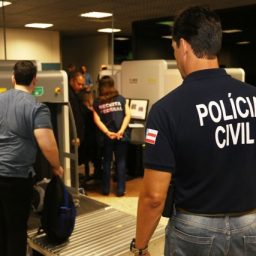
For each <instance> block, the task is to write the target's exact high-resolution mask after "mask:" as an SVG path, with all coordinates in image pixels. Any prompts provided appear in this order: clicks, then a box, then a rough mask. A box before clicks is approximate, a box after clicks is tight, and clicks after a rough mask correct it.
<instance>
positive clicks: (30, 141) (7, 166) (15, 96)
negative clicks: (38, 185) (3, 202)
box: [0, 89, 52, 178]
mask: <svg viewBox="0 0 256 256" xmlns="http://www.w3.org/2000/svg"><path fill="white" fill-rule="evenodd" d="M38 128H50V129H52V124H51V119H50V111H49V109H48V107H47V106H46V105H45V104H42V103H38V102H37V101H36V98H35V97H34V96H33V95H31V94H30V93H27V92H23V91H20V90H15V89H10V90H8V91H7V92H5V93H1V94H0V176H5V177H20V178H25V177H28V176H29V174H30V173H32V175H34V169H33V164H34V162H35V159H36V153H37V143H36V140H35V138H34V129H38Z"/></svg>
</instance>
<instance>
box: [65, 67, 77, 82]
mask: <svg viewBox="0 0 256 256" xmlns="http://www.w3.org/2000/svg"><path fill="white" fill-rule="evenodd" d="M75 72H76V65H75V64H72V63H71V64H69V65H68V70H67V74H68V81H69V80H70V78H71V77H72V74H74V73H75Z"/></svg>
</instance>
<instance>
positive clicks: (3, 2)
mask: <svg viewBox="0 0 256 256" xmlns="http://www.w3.org/2000/svg"><path fill="white" fill-rule="evenodd" d="M10 4H12V3H11V2H8V1H0V8H1V7H3V6H7V5H10Z"/></svg>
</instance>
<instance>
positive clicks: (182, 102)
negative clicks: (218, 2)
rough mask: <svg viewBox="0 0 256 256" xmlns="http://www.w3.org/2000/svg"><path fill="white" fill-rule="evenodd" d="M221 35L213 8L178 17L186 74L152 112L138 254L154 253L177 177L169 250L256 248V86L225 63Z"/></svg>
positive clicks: (176, 39)
mask: <svg viewBox="0 0 256 256" xmlns="http://www.w3.org/2000/svg"><path fill="white" fill-rule="evenodd" d="M221 42H222V28H221V22H220V20H219V18H218V16H217V15H216V14H215V13H214V12H212V11H211V10H209V9H208V8H204V7H200V6H195V7H190V8H188V9H187V10H184V11H183V12H182V13H181V14H180V15H179V16H178V17H177V19H176V20H175V23H174V26H173V41H172V46H173V49H174V55H175V58H176V61H177V66H178V68H179V71H180V73H181V75H182V77H183V78H184V81H183V83H182V84H181V86H179V87H178V88H176V89H175V90H174V91H172V92H170V93H169V94H167V95H166V96H165V97H163V98H162V99H160V100H159V101H158V102H157V103H155V104H154V105H153V106H152V108H151V110H150V113H149V117H148V120H147V125H146V128H147V130H146V139H145V141H146V148H145V151H144V153H145V154H144V167H145V172H144V178H143V184H142V189H141V192H140V196H139V202H138V212H137V227H136V238H135V239H133V241H132V243H131V247H130V248H131V251H132V252H133V253H134V255H150V253H149V251H148V249H147V246H148V244H149V241H150V238H151V236H152V234H153V233H154V230H155V228H156V226H157V225H158V222H159V219H160V217H161V214H162V212H163V209H164V205H165V200H166V197H167V191H168V188H169V185H170V182H171V181H172V184H173V185H172V186H174V210H173V212H172V213H171V212H170V215H171V218H170V219H169V223H168V225H167V228H166V236H165V252H164V255H166V256H167V255H168V256H170V255H175V256H181V255H182V256H185V255H186V256H193V255H196V256H198V255H216V256H224V255H233V256H238V255H255V252H256V186H255V180H256V172H255V166H256V157H255V156H256V143H255V142H256V135H255V130H256V118H255V117H256V114H255V113H256V112H255V111H256V109H255V99H256V88H255V87H254V86H251V85H249V84H246V83H243V82H241V81H238V80H236V79H234V78H232V77H231V76H229V75H228V74H227V73H226V71H225V70H224V69H221V68H219V66H218V58H217V55H218V53H219V51H220V49H221Z"/></svg>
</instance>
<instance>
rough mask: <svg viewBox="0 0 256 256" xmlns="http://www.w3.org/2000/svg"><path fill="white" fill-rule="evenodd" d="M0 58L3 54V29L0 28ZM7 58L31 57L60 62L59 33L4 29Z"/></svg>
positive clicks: (3, 57) (46, 61)
mask: <svg viewBox="0 0 256 256" xmlns="http://www.w3.org/2000/svg"><path fill="white" fill-rule="evenodd" d="M0 45H1V47H0V59H5V56H4V40H3V30H2V29H0ZM6 52H7V56H6V57H7V58H6V59H7V60H18V59H32V60H39V61H40V62H43V63H60V62H61V58H60V35H59V32H57V31H46V30H38V29H6Z"/></svg>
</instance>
